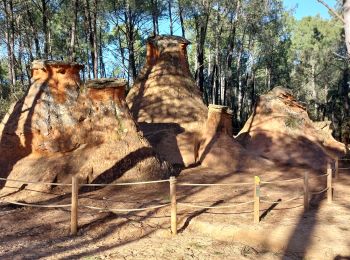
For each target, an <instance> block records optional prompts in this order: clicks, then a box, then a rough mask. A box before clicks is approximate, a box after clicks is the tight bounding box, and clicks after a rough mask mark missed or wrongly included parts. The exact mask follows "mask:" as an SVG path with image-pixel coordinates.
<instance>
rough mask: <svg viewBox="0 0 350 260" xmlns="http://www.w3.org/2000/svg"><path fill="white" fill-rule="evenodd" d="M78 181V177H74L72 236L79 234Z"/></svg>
mask: <svg viewBox="0 0 350 260" xmlns="http://www.w3.org/2000/svg"><path fill="white" fill-rule="evenodd" d="M78 190H79V187H78V179H77V177H76V176H72V204H71V215H70V233H71V235H74V236H75V235H77V233H78Z"/></svg>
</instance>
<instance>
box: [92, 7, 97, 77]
mask: <svg viewBox="0 0 350 260" xmlns="http://www.w3.org/2000/svg"><path fill="white" fill-rule="evenodd" d="M97 3H98V2H97V0H94V10H93V14H92V26H93V49H94V75H95V78H98V46H97Z"/></svg>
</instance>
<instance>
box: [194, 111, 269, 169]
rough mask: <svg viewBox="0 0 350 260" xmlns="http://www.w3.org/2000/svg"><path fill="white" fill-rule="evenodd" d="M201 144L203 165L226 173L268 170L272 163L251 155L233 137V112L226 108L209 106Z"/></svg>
mask: <svg viewBox="0 0 350 260" xmlns="http://www.w3.org/2000/svg"><path fill="white" fill-rule="evenodd" d="M204 129H205V131H204V134H203V139H202V142H201V144H200V150H199V162H200V163H201V165H203V166H205V167H209V168H213V169H216V170H224V171H226V172H229V171H235V170H247V169H250V168H260V169H266V168H267V167H269V166H271V165H272V164H271V162H269V161H267V160H264V159H263V158H260V157H258V156H254V155H252V154H249V153H248V152H247V151H246V149H245V148H243V147H242V145H240V144H239V143H238V142H237V141H236V140H235V139H234V138H233V136H232V112H231V111H230V110H229V109H228V107H226V106H220V105H209V111H208V119H207V122H206V124H205V127H204Z"/></svg>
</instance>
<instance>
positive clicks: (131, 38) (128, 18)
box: [124, 1, 137, 80]
mask: <svg viewBox="0 0 350 260" xmlns="http://www.w3.org/2000/svg"><path fill="white" fill-rule="evenodd" d="M125 4H126V6H125V12H124V19H125V26H126V41H127V45H128V50H129V72H131V75H132V78H133V80H135V79H136V77H137V72H136V61H135V50H134V43H135V35H134V30H135V27H134V23H133V19H132V10H131V8H130V5H129V2H128V1H126V2H125Z"/></svg>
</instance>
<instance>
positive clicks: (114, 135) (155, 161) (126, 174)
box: [0, 61, 170, 196]
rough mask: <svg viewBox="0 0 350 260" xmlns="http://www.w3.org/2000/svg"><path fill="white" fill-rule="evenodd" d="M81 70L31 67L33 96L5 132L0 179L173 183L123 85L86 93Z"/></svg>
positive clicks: (100, 84) (17, 108)
mask: <svg viewBox="0 0 350 260" xmlns="http://www.w3.org/2000/svg"><path fill="white" fill-rule="evenodd" d="M80 68H81V66H80V65H78V64H70V63H62V62H54V61H37V62H34V63H33V77H32V82H33V83H32V85H31V87H30V89H29V91H28V93H27V95H26V96H25V98H24V99H23V100H20V101H18V102H17V104H15V105H14V106H13V108H12V110H11V111H10V112H9V114H8V115H7V116H6V117H5V118H4V121H3V122H2V125H1V129H0V153H1V155H2V156H1V158H0V176H1V177H8V178H9V179H20V180H27V181H46V182H64V183H69V182H70V180H71V176H72V175H78V176H79V177H80V181H81V182H105V183H108V182H113V181H115V180H117V179H123V180H124V181H125V180H151V179H160V178H164V177H166V176H168V174H169V170H170V168H169V166H168V165H167V164H166V163H165V162H162V161H161V160H160V159H159V158H158V156H157V155H156V153H155V151H154V150H153V148H152V147H151V146H150V144H149V143H148V141H147V140H145V139H144V138H143V136H142V135H141V134H140V133H139V132H138V129H137V127H136V125H135V123H134V121H133V119H132V116H131V114H130V112H129V110H128V107H127V105H126V102H125V94H124V91H125V82H124V81H120V80H95V81H91V82H88V83H87V84H86V86H85V87H84V86H83V85H81V83H80V78H79V70H80ZM2 184H3V182H2ZM10 186H11V187H12V188H10ZM21 186H22V184H21V183H13V182H11V183H10V182H9V183H6V187H7V188H5V189H2V192H3V193H11V192H15V191H16V188H17V189H21V188H23V187H21ZM29 186H31V185H29ZM41 187H42V188H44V189H49V188H50V187H43V186H41ZM27 195H28V192H27V193H26V194H24V196H27Z"/></svg>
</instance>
